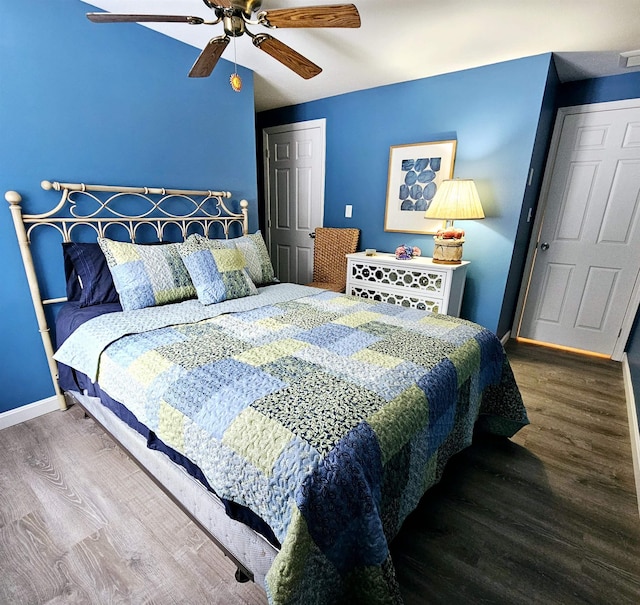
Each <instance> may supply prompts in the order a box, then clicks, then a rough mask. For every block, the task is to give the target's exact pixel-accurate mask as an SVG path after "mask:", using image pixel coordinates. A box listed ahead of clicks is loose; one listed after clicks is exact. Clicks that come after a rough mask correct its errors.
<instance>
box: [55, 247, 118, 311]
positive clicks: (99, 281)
mask: <svg viewBox="0 0 640 605" xmlns="http://www.w3.org/2000/svg"><path fill="white" fill-rule="evenodd" d="M62 251H63V256H64V272H65V277H66V280H67V300H72V301H78V302H79V304H80V306H81V307H91V306H93V305H102V304H105V303H116V302H120V299H119V297H118V292H117V291H116V287H115V285H114V283H113V277H111V271H110V270H109V266H108V265H107V259H106V258H105V256H104V253H103V252H102V250H101V249H100V246H99V245H98V244H97V242H96V243H79V242H64V243H63V244H62Z"/></svg>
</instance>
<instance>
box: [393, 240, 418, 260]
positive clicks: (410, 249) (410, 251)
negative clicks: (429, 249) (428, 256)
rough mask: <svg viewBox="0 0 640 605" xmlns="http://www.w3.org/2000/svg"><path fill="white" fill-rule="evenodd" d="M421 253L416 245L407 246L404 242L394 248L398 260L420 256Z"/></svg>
mask: <svg viewBox="0 0 640 605" xmlns="http://www.w3.org/2000/svg"><path fill="white" fill-rule="evenodd" d="M421 254H422V251H421V250H420V248H418V246H407V245H406V244H403V245H402V246H398V247H397V248H396V258H397V259H398V260H410V259H412V258H413V257H414V256H420V255H421Z"/></svg>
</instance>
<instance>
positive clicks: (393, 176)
mask: <svg viewBox="0 0 640 605" xmlns="http://www.w3.org/2000/svg"><path fill="white" fill-rule="evenodd" d="M455 153H456V141H455V140H449V141H433V142H428V143H417V144H408V145H396V146H393V147H391V149H390V151H389V179H388V182H387V204H386V208H385V217H384V230H385V231H397V232H402V233H436V231H437V230H438V228H439V227H440V225H441V221H436V220H434V219H427V218H425V216H424V214H425V211H426V210H427V209H428V208H429V206H430V205H431V202H432V201H433V199H434V197H435V195H436V192H437V190H438V187H439V186H440V183H442V181H444V180H446V179H450V178H453V163H454V158H455Z"/></svg>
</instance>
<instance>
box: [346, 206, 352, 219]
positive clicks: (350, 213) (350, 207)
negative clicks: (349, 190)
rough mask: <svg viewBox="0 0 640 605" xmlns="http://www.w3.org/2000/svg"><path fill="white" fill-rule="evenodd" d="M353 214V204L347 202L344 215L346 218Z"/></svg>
mask: <svg viewBox="0 0 640 605" xmlns="http://www.w3.org/2000/svg"><path fill="white" fill-rule="evenodd" d="M352 214H353V206H352V205H351V204H347V205H346V206H345V207H344V217H345V218H351V215H352Z"/></svg>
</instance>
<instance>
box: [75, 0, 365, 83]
mask: <svg viewBox="0 0 640 605" xmlns="http://www.w3.org/2000/svg"><path fill="white" fill-rule="evenodd" d="M203 2H204V3H205V4H206V5H207V6H208V7H209V8H210V9H211V10H212V11H213V13H214V15H215V20H213V21H206V20H205V19H203V18H201V17H187V16H181V15H125V14H116V13H87V18H88V19H89V20H90V21H93V22H94V23H122V22H133V23H144V22H146V23H152V22H155V23H188V24H189V25H217V24H218V23H222V25H223V28H224V35H223V36H216V37H215V38H212V39H211V40H209V42H208V44H207V45H206V46H205V47H204V49H203V50H202V52H201V53H200V56H199V57H198V58H197V59H196V62H195V63H194V64H193V67H192V68H191V71H190V72H189V77H190V78H206V77H207V76H209V75H211V72H212V71H213V68H214V67H215V66H216V63H217V62H218V60H219V59H220V57H221V56H222V53H223V52H224V50H225V48H226V47H227V45H228V44H229V42H230V41H231V38H237V37H239V36H242V35H243V34H247V35H248V36H250V37H251V40H252V42H253V45H254V46H255V47H256V48H259V49H260V50H263V51H264V52H266V53H267V54H269V55H271V56H272V57H273V58H274V59H276V60H277V61H280V63H282V64H283V65H285V66H286V67H288V68H289V69H291V70H293V71H294V72H295V73H297V74H298V75H299V76H301V77H302V78H304V79H305V80H307V79H309V78H313V77H314V76H317V75H318V74H319V73H320V72H321V71H322V68H321V67H318V66H317V65H316V64H315V63H313V62H312V61H310V60H309V59H307V58H306V57H304V56H303V55H301V54H300V53H298V52H297V51H295V50H294V49H293V48H291V47H290V46H287V45H286V44H284V42H280V41H279V40H277V39H276V38H274V37H273V36H270V35H269V34H265V33H259V34H253V33H251V32H250V31H249V30H248V29H247V27H246V26H247V25H262V26H264V27H268V28H278V27H287V28H289V27H300V28H306V27H360V14H359V13H358V9H357V8H356V7H355V5H354V4H328V5H324V6H308V7H300V8H281V9H273V10H260V9H261V6H262V0H203Z"/></svg>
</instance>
